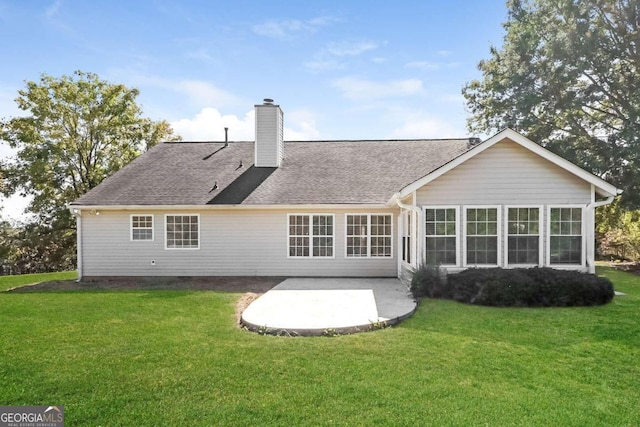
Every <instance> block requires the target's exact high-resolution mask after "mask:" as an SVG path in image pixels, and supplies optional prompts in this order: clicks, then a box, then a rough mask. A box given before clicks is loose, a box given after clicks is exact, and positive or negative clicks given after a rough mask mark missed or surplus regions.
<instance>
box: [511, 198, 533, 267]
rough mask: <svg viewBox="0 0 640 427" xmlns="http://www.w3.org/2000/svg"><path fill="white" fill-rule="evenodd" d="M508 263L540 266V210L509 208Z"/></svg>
mask: <svg viewBox="0 0 640 427" xmlns="http://www.w3.org/2000/svg"><path fill="white" fill-rule="evenodd" d="M507 248H508V250H507V262H508V263H509V264H522V265H538V264H539V261H540V209H539V208H526V207H523V208H509V209H508V213H507Z"/></svg>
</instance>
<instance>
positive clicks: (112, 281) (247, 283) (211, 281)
mask: <svg viewBox="0 0 640 427" xmlns="http://www.w3.org/2000/svg"><path fill="white" fill-rule="evenodd" d="M284 279H285V278H284V277H261V276H258V277H256V276H229V277H218V276H216V277H112V278H95V279H90V280H86V281H84V280H83V281H82V282H76V281H75V280H61V281H54V282H42V283H36V284H33V285H27V286H22V287H19V288H15V289H11V290H9V291H8V292H59V291H139V290H154V289H155V290H180V291H184V290H189V291H192V290H195V291H220V292H241V293H247V292H249V293H254V294H262V293H265V292H267V291H268V290H269V289H271V288H273V287H274V286H276V285H277V284H278V283H280V282H282V281H283V280H284Z"/></svg>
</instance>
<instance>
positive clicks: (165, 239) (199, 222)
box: [164, 213, 202, 251]
mask: <svg viewBox="0 0 640 427" xmlns="http://www.w3.org/2000/svg"><path fill="white" fill-rule="evenodd" d="M168 216H195V217H198V247H196V248H168V247H167V217H168ZM201 229H202V223H201V221H200V214H197V213H175V214H164V250H165V251H197V250H200V230H201Z"/></svg>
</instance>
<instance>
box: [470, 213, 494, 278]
mask: <svg viewBox="0 0 640 427" xmlns="http://www.w3.org/2000/svg"><path fill="white" fill-rule="evenodd" d="M466 213H467V215H466V230H467V235H466V247H467V249H466V256H467V259H466V261H467V265H497V264H498V209H497V208H467V211H466Z"/></svg>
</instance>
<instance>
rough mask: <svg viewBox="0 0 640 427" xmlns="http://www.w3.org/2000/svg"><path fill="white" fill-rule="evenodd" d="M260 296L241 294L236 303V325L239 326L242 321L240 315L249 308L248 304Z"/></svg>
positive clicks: (248, 293) (249, 293)
mask: <svg viewBox="0 0 640 427" xmlns="http://www.w3.org/2000/svg"><path fill="white" fill-rule="evenodd" d="M261 295H262V294H256V293H255V292H247V293H245V294H243V295H242V296H241V297H240V299H239V300H238V301H237V302H236V323H237V324H238V325H240V323H241V320H242V313H243V312H244V311H245V310H246V309H247V307H249V304H251V303H252V302H254V301H255V300H256V299H258V297H260V296H261Z"/></svg>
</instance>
